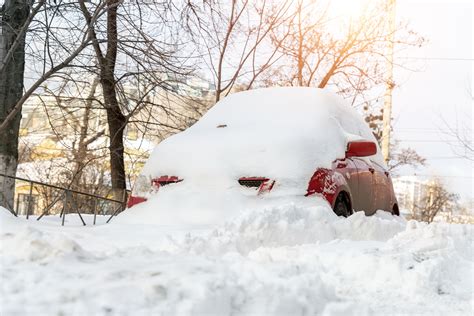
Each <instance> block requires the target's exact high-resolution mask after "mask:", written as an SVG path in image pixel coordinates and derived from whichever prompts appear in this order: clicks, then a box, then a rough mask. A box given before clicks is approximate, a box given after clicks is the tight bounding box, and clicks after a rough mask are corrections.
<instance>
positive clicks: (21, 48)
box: [0, 0, 103, 209]
mask: <svg viewBox="0 0 474 316" xmlns="http://www.w3.org/2000/svg"><path fill="white" fill-rule="evenodd" d="M33 3H34V2H32V1H26V0H24V1H23V0H15V1H13V0H11V1H10V0H8V1H6V2H5V3H4V6H3V7H2V25H1V27H2V36H1V39H2V40H1V41H0V42H1V43H0V44H1V49H0V60H1V61H2V62H1V66H0V73H1V76H0V87H1V88H0V90H2V91H3V92H0V96H1V100H2V101H1V106H0V108H1V112H0V115H1V116H0V118H1V121H0V132H3V131H8V132H9V133H10V135H9V137H4V138H2V140H0V150H1V152H2V153H1V159H0V170H2V172H5V173H7V174H9V175H14V174H15V173H16V169H17V163H18V161H17V157H18V156H17V155H18V132H19V124H20V119H21V109H22V106H23V104H24V103H25V101H26V100H27V99H28V98H29V97H31V95H32V94H33V93H34V92H35V91H36V90H37V89H38V88H39V87H40V86H41V85H42V84H43V83H44V82H45V81H47V80H48V79H50V78H51V77H53V76H54V75H55V74H57V73H58V72H59V71H60V70H62V69H64V68H66V67H68V66H69V65H70V63H71V62H72V61H73V60H74V59H75V58H76V57H77V56H78V55H79V54H80V53H81V52H82V51H83V50H84V49H85V48H86V47H87V46H88V44H89V41H90V36H89V32H88V28H89V25H87V24H84V23H83V22H82V21H77V20H70V19H67V18H66V17H65V16H64V15H61V14H58V11H57V9H58V5H57V4H56V3H54V4H50V3H49V2H47V1H38V2H37V3H36V4H35V6H34V7H32V4H33ZM68 9H70V8H69V6H68ZM69 11H71V10H69ZM69 11H68V12H69ZM102 13H103V11H102V6H98V7H97V8H96V10H95V11H94V12H93V14H92V18H91V23H92V22H95V21H96V19H97V18H98V17H99V16H100V15H101V14H102ZM39 15H44V16H46V17H51V18H52V17H55V18H56V19H47V20H46V23H43V21H38V20H37V19H36V18H37V17H38V16H39ZM53 20H54V21H56V20H61V21H59V22H57V21H56V22H53ZM55 23H56V25H55ZM61 23H66V25H67V26H68V27H70V29H69V32H68V34H67V37H66V38H68V39H69V40H66V39H65V36H64V26H65V25H60V26H59V25H58V24H61ZM55 28H56V31H57V30H58V29H60V30H61V31H60V32H59V33H55ZM39 29H40V30H41V31H39ZM77 31H78V32H77ZM60 33H63V36H62V38H61V35H60ZM38 34H41V35H40V36H39V37H38V36H37V35H38ZM26 37H29V41H28V42H29V45H28V46H26V45H25V38H26ZM61 39H62V40H64V41H62V40H61ZM30 40H31V41H30ZM52 41H54V42H55V43H56V45H55V46H54V47H53V46H52V45H51V43H52ZM68 44H69V45H68ZM32 47H34V49H31V48H32ZM38 47H42V48H43V49H42V50H38ZM30 53H31V55H30ZM25 55H28V56H29V57H31V58H33V59H34V58H36V57H38V56H40V58H41V59H40V60H41V62H40V63H39V64H40V65H41V67H40V69H38V71H36V72H35V75H37V76H36V78H34V79H32V81H31V83H30V84H29V85H28V86H27V87H26V91H23V82H24V65H25V62H24V61H25ZM59 55H61V58H57V57H59ZM57 59H59V60H60V61H59V62H57V61H56V60H57ZM33 65H34V63H33ZM2 192H3V194H2V195H1V197H0V205H4V206H7V207H9V208H10V209H11V208H12V201H13V196H14V183H13V182H12V181H10V182H8V183H4V184H3V187H2Z"/></svg>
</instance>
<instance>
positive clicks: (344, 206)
mask: <svg viewBox="0 0 474 316" xmlns="http://www.w3.org/2000/svg"><path fill="white" fill-rule="evenodd" d="M333 210H334V213H336V215H337V216H344V217H348V216H350V215H351V214H352V210H351V209H350V208H349V201H347V198H346V197H345V196H344V194H339V195H338V196H337V198H336V203H334V209H333Z"/></svg>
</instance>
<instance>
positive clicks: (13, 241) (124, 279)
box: [0, 203, 474, 315]
mask: <svg viewBox="0 0 474 316" xmlns="http://www.w3.org/2000/svg"><path fill="white" fill-rule="evenodd" d="M0 214H1V215H0V228H1V229H0V259H1V263H2V266H1V278H2V292H1V304H0V306H1V307H0V309H1V310H0V312H1V314H2V315H37V314H44V315H58V314H66V315H387V314H417V315H438V314H439V315H471V314H472V303H473V297H472V293H473V274H472V273H473V268H474V264H473V249H472V242H473V226H472V225H449V224H443V223H436V224H430V225H427V224H422V223H418V222H413V221H409V222H406V221H405V220H403V219H401V218H398V217H393V216H391V215H390V214H387V213H383V212H378V213H377V214H375V215H374V216H372V217H366V216H365V215H364V214H362V213H356V214H354V215H352V216H351V217H349V218H348V219H343V218H338V217H336V216H335V215H334V214H333V213H332V212H331V210H330V209H329V208H328V207H325V206H324V205H319V206H303V205H300V204H296V203H282V204H280V205H275V206H266V207H264V208H261V209H254V210H253V211H252V210H251V209H249V210H246V211H245V212H242V214H241V215H240V216H238V217H237V218H235V219H233V220H231V221H229V222H227V223H224V224H222V225H220V226H218V227H216V228H214V229H212V230H199V231H192V230H188V229H186V230H184V231H178V230H176V229H174V230H173V229H171V228H170V227H169V226H168V227H162V226H156V225H144V224H133V225H130V224H123V223H114V224H108V225H103V226H96V227H90V226H87V227H67V226H66V227H60V226H52V225H51V224H43V223H42V222H41V221H40V222H33V221H29V222H27V221H25V220H21V219H16V218H14V217H12V216H10V215H9V214H6V213H5V212H4V211H2V210H0Z"/></svg>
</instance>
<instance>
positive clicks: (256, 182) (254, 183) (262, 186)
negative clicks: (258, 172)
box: [239, 177, 275, 194]
mask: <svg viewBox="0 0 474 316" xmlns="http://www.w3.org/2000/svg"><path fill="white" fill-rule="evenodd" d="M239 184H240V185H241V186H244V187H248V188H255V189H257V190H258V194H261V193H264V192H269V191H271V189H272V188H273V185H274V184H275V180H270V179H268V178H263V177H242V178H240V179H239Z"/></svg>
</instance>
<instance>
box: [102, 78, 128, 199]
mask: <svg viewBox="0 0 474 316" xmlns="http://www.w3.org/2000/svg"><path fill="white" fill-rule="evenodd" d="M102 88H103V90H104V101H105V104H106V106H107V107H106V112H107V123H108V127H109V134H110V135H109V137H110V145H109V150H110V175H111V180H112V189H113V192H114V193H113V194H114V198H116V199H122V197H123V195H122V194H123V191H124V190H125V189H126V182H125V163H124V158H123V155H124V148H123V131H124V128H125V126H126V124H127V122H126V118H125V116H124V115H123V114H122V111H121V110H120V107H119V104H118V101H117V96H116V94H115V86H114V84H113V83H109V82H107V80H102Z"/></svg>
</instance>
